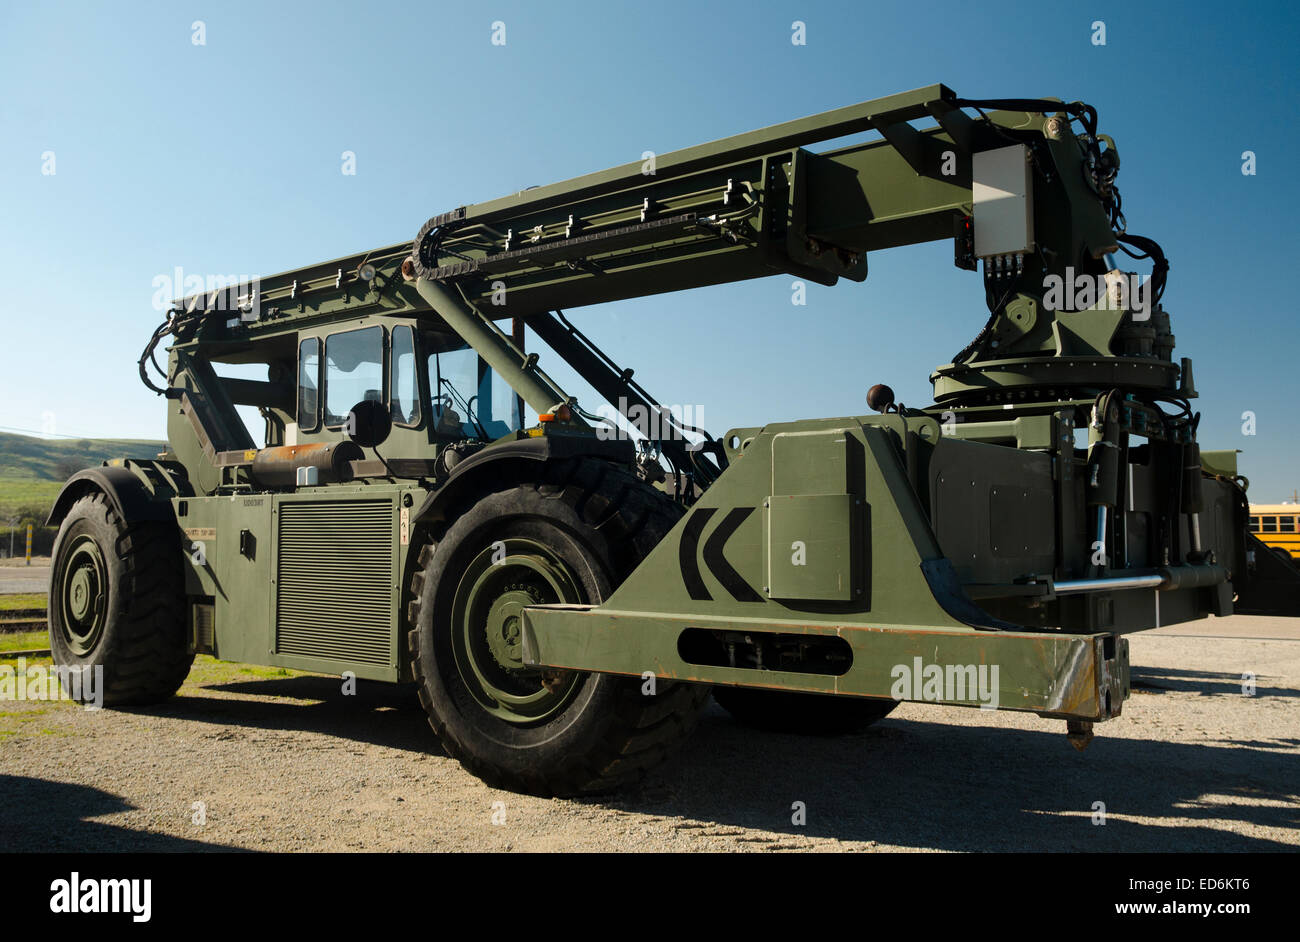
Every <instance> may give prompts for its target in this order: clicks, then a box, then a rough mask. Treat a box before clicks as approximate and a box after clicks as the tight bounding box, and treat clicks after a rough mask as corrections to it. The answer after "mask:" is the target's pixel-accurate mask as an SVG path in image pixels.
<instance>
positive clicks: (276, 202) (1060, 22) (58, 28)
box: [0, 0, 1300, 501]
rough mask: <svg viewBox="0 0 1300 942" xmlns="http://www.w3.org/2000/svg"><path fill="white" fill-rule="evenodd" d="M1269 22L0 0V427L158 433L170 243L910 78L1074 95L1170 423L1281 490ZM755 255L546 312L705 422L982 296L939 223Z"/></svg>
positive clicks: (361, 236)
mask: <svg viewBox="0 0 1300 942" xmlns="http://www.w3.org/2000/svg"><path fill="white" fill-rule="evenodd" d="M196 20H201V21H203V24H204V27H205V32H206V36H205V38H206V45H203V46H196V45H194V44H193V43H192V42H191V37H192V24H193V23H194V22H195V21H196ZM498 20H499V21H502V22H504V23H505V24H506V44H505V45H504V46H495V45H493V44H492V43H491V30H492V23H493V22H494V21H498ZM795 20H800V21H803V22H804V23H806V30H807V45H805V46H795V45H793V44H792V43H791V41H790V37H791V24H792V23H793V22H794V21H795ZM1098 20H1100V21H1103V22H1104V23H1105V25H1106V45H1105V46H1096V45H1093V43H1092V41H1091V40H1092V35H1093V29H1092V24H1093V23H1094V21H1098ZM1297 38H1298V37H1297V14H1296V13H1295V12H1294V9H1293V8H1292V7H1291V6H1289V5H1286V4H1281V3H1277V4H1242V5H1237V6H1232V7H1227V6H1225V5H1222V4H1209V3H1182V4H1142V3H1091V2H1089V3H1072V4H1068V5H1067V4H1059V5H1056V4H1053V5H1049V4H1041V3H1033V4H1030V3H1026V4H1006V5H1001V6H999V5H996V4H970V3H937V2H932V3H926V4H916V3H898V4H884V3H872V4H867V3H860V2H859V3H817V2H810V0H798V2H788V3H717V4H714V3H704V2H693V3H672V2H668V3H659V2H656V3H653V4H641V3H549V4H537V3H528V4H523V3H521V4H512V3H490V4H483V5H478V4H455V5H447V6H445V7H444V6H443V5H441V4H437V3H379V2H376V3H368V4H356V3H348V4H343V3H321V4H306V3H219V2H216V0H200V2H187V3H158V4H146V3H132V2H124V3H117V4H88V3H67V4H60V3H43V4H40V5H36V4H24V3H14V2H5V3H3V4H0V89H3V94H0V274H2V275H3V276H4V283H3V290H0V323H3V327H4V332H3V335H0V336H2V337H3V342H4V354H5V357H4V361H3V363H4V367H3V369H0V427H4V428H9V429H31V430H38V431H39V430H41V429H43V428H44V429H52V430H53V431H55V432H57V433H59V434H68V435H97V436H119V437H125V436H131V437H162V436H163V434H164V427H163V406H162V404H161V402H160V400H158V399H156V398H155V397H154V396H153V395H152V394H151V393H149V392H147V391H146V390H145V389H144V387H143V386H141V385H140V383H139V381H138V379H137V378H136V376H135V360H136V358H137V357H138V356H139V351H140V348H141V347H142V346H143V344H144V341H145V340H146V339H147V338H148V334H149V332H150V331H151V330H152V328H153V326H154V324H155V322H156V321H157V320H158V316H157V313H156V312H155V311H154V310H153V308H152V306H151V300H152V295H153V291H154V289H153V287H152V281H153V278H154V277H155V276H156V275H159V274H162V273H169V272H171V271H172V269H173V268H174V267H175V266H178V265H179V266H181V267H182V268H184V269H185V270H186V271H190V272H216V273H235V274H250V275H256V274H265V273H271V272H277V271H282V270H285V269H288V268H293V267H296V266H299V265H303V264H308V263H311V262H316V261H321V260H325V259H328V258H334V257H337V256H340V255H344V254H348V253H351V252H355V251H361V250H364V249H367V248H371V247H374V246H378V245H383V244H388V243H391V242H397V241H402V240H406V239H409V238H411V237H413V236H414V234H415V232H416V230H417V229H418V228H419V226H420V224H421V223H422V222H423V221H424V220H425V219H426V218H428V217H429V216H431V215H433V214H434V213H437V212H442V211H444V210H447V209H450V208H453V207H456V206H459V205H462V204H465V203H473V202H480V201H484V200H488V199H492V198H494V197H497V196H500V195H504V194H507V193H511V192H514V191H516V190H519V189H522V188H523V187H525V186H529V185H532V184H542V183H548V182H552V181H555V180H561V179H565V178H568V177H572V176H576V175H578V174H580V173H584V172H587V171H592V170H599V169H603V168H604V167H607V166H612V165H614V164H618V163H624V162H627V161H629V160H635V159H639V158H640V155H641V153H642V152H643V151H645V150H653V151H656V152H658V153H663V152H666V151H669V150H673V149H676V148H679V147H685V146H689V145H691V144H696V143H700V142H703V141H707V140H712V139H715V138H718V137H722V136H726V135H729V134H733V133H739V132H742V131H747V130H751V129H753V128H758V127H762V126H765V125H769V124H773V123H776V122H779V121H783V120H787V119H790V118H795V117H801V116H803V115H806V114H812V113H815V112H818V111H823V110H826V109H829V108H834V107H838V106H841V105H845V104H850V103H852V102H856V101H862V100H866V99H869V98H875V97H879V96H882V95H886V94H890V93H893V92H897V91H903V90H906V89H911V88H915V87H918V86H922V85H928V84H932V83H935V82H943V83H945V84H947V85H949V86H950V87H952V88H954V89H955V90H956V91H957V92H958V94H960V95H963V96H965V97H999V96H1001V97H1007V96H1017V97H1020V96H1035V97H1036V96H1049V95H1052V96H1059V97H1062V98H1067V99H1074V98H1082V99H1083V100H1085V101H1088V102H1090V103H1092V104H1093V105H1095V106H1096V107H1097V109H1098V111H1099V113H1100V116H1101V130H1102V131H1103V132H1105V133H1109V134H1111V135H1112V136H1114V137H1115V139H1116V141H1117V143H1118V145H1119V150H1120V154H1121V156H1122V160H1123V166H1122V169H1121V172H1120V177H1119V184H1120V188H1121V190H1122V192H1123V195H1124V209H1125V211H1126V214H1127V217H1128V220H1129V228H1130V230H1131V231H1133V232H1136V233H1139V234H1143V235H1148V236H1151V237H1154V238H1156V239H1157V240H1159V241H1160V242H1161V244H1162V245H1163V246H1164V248H1165V251H1166V253H1167V254H1168V255H1169V257H1170V260H1171V262H1172V270H1171V273H1170V279H1169V287H1168V290H1167V291H1166V293H1165V299H1164V300H1165V305H1166V307H1167V308H1168V309H1169V310H1170V311H1171V313H1172V316H1173V326H1174V331H1175V334H1176V335H1177V341H1178V346H1177V349H1176V351H1175V356H1190V357H1192V358H1193V359H1194V360H1195V364H1196V378H1197V385H1198V387H1199V389H1200V390H1201V393H1202V398H1201V400H1200V401H1199V403H1198V408H1199V409H1201V410H1202V412H1203V413H1204V418H1203V420H1202V423H1201V441H1202V447H1204V448H1240V449H1243V451H1244V454H1243V455H1242V456H1241V462H1242V465H1241V467H1242V471H1243V472H1244V473H1245V474H1247V475H1248V476H1249V477H1250V478H1251V480H1252V482H1253V483H1252V488H1251V497H1252V498H1253V499H1254V500H1256V501H1264V500H1279V499H1281V498H1283V497H1284V496H1288V495H1290V493H1291V492H1292V489H1293V488H1300V443H1298V441H1297V440H1298V438H1300V435H1298V434H1297V433H1300V419H1297V412H1296V409H1297V406H1296V404H1295V402H1294V397H1293V392H1292V391H1293V389H1294V386H1295V383H1294V376H1295V373H1296V371H1297V366H1296V360H1297V354H1296V350H1297V345H1296V343H1295V337H1296V334H1297V328H1296V315H1297V304H1296V295H1295V289H1294V286H1293V279H1294V278H1295V273H1296V271H1297V267H1298V266H1297V241H1298V239H1297V234H1296V233H1297V224H1296V221H1295V213H1294V211H1293V207H1295V206H1296V205H1298V204H1300V199H1297V197H1300V182H1298V181H1297V175H1296V173H1295V171H1294V169H1293V167H1294V160H1295V156H1296V154H1297V153H1298V149H1297V147H1298V145H1300V134H1298V132H1297V121H1296V112H1295V102H1296V100H1297V92H1300V88H1298V87H1297V86H1298V85H1300V83H1298V82H1297V76H1296V71H1297V70H1296V66H1295V65H1294V56H1295V50H1296V49H1297V48H1298V47H1300V44H1298V43H1297ZM347 150H350V151H353V152H354V153H355V154H356V165H357V172H356V175H355V176H345V175H343V174H342V173H341V172H340V166H341V154H342V152H343V151H347ZM1246 150H1251V151H1254V152H1255V154H1256V161H1257V173H1256V175H1254V176H1244V175H1243V174H1242V172H1241V166H1242V156H1241V155H1242V152H1243V151H1246ZM47 151H53V152H54V155H55V170H56V172H55V173H54V174H53V175H46V174H43V173H42V172H41V171H42V167H43V165H44V164H45V158H44V157H43V156H42V155H43V154H45V153H46V152H47ZM789 282H790V279H789V278H771V279H764V280H762V281H757V282H750V283H745V284H739V285H730V286H720V287H716V288H710V289H703V290H698V291H694V292H684V293H678V294H669V295H660V296H657V297H654V298H646V299H640V300H635V301H628V302H623V303H619V304H613V305H605V306H601V307H593V308H588V309H581V310H576V311H574V312H572V313H571V317H572V318H573V319H574V320H575V322H576V323H577V324H578V325H579V326H580V327H581V328H583V329H584V330H585V331H586V332H587V333H588V334H589V335H591V336H592V337H593V338H594V339H595V340H596V341H597V342H598V343H600V344H601V345H602V346H604V347H605V349H606V350H607V351H608V352H609V353H610V354H611V355H612V356H613V357H614V358H615V359H616V360H618V361H620V362H621V363H623V364H625V365H632V366H634V367H636V369H637V377H638V379H640V380H642V381H643V383H644V384H645V385H646V386H647V387H648V388H649V389H650V390H651V391H652V392H654V393H655V394H656V395H657V396H658V397H659V398H661V399H662V400H663V401H665V402H669V403H680V404H689V405H698V406H699V407H700V408H701V409H702V411H703V418H704V424H706V425H707V426H709V427H710V428H711V429H712V430H713V431H714V433H715V434H721V432H722V431H724V430H725V429H726V428H728V427H731V426H742V425H760V424H762V423H764V422H767V421H777V420H786V419H795V418H804V417H810V416H825V415H848V414H854V413H860V412H863V411H866V407H865V403H864V400H863V396H864V394H865V391H866V389H867V388H868V387H869V386H871V385H872V384H873V383H876V382H887V383H889V384H890V385H892V386H893V387H894V389H895V390H896V391H897V392H898V394H899V397H900V398H901V399H902V400H903V401H904V402H906V403H908V404H910V405H924V404H926V403H928V402H929V401H930V387H929V381H928V376H929V373H930V370H931V369H932V368H933V367H934V366H936V365H937V364H940V363H943V362H946V361H947V360H948V359H949V358H950V357H951V356H952V354H953V353H954V352H955V351H957V350H958V349H960V348H961V347H962V346H963V345H964V344H965V343H966V342H967V341H968V340H969V339H970V338H971V337H972V336H973V335H974V333H975V332H976V331H977V330H978V329H979V327H980V326H981V324H982V323H983V321H984V318H985V316H986V310H985V308H984V304H983V292H982V290H981V287H980V283H979V279H978V276H977V275H974V274H971V273H967V272H962V271H959V270H957V269H955V268H954V267H953V266H952V248H951V245H950V244H949V243H946V242H944V243H936V244H931V245H925V246H914V247H910V248H905V249H896V250H892V251H888V252H882V253H878V254H876V255H873V256H872V258H871V275H870V277H869V278H868V280H867V282H866V283H865V284H862V285H856V284H849V283H844V284H841V285H840V286H838V287H836V288H822V287H819V286H816V285H810V286H809V288H808V303H807V305H806V306H805V307H801V308H797V307H793V306H792V305H791V303H790V294H791V293H790V285H789ZM550 365H551V366H555V365H554V364H550ZM553 373H554V374H555V375H556V376H557V378H560V379H565V378H566V377H567V376H568V374H567V373H566V372H565V371H564V370H562V369H560V368H559V367H555V368H554V369H553ZM571 391H574V392H576V393H578V394H579V395H580V396H581V395H582V393H583V390H582V389H581V387H580V386H578V384H573V389H572V390H571ZM1247 411H1249V412H1253V413H1254V414H1255V420H1256V432H1257V434H1255V435H1254V436H1247V435H1243V434H1242V425H1243V419H1242V415H1243V413H1245V412H1247Z"/></svg>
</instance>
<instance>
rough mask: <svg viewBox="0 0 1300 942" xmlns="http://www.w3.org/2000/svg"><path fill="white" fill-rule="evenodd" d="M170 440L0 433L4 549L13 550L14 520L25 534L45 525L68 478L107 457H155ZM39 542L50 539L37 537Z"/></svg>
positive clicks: (0, 512) (1, 538)
mask: <svg viewBox="0 0 1300 942" xmlns="http://www.w3.org/2000/svg"><path fill="white" fill-rule="evenodd" d="M166 447H167V444H166V442H142V441H138V440H130V439H113V438H82V439H71V438H60V439H54V438H32V437H31V436H28V435H12V434H10V433H7V432H0V543H3V545H2V546H0V554H7V553H8V549H9V524H10V523H17V524H18V525H19V526H18V529H17V532H18V534H19V537H20V538H22V535H23V533H24V532H25V527H26V525H27V524H28V523H32V524H34V525H36V526H38V527H39V526H40V524H41V523H42V522H44V520H45V515H46V514H47V513H48V512H49V509H50V507H51V506H52V505H53V504H54V498H55V497H56V496H57V495H58V493H59V488H60V487H61V486H62V485H63V482H64V481H66V480H67V479H68V478H70V477H72V475H74V474H76V473H77V472H78V471H81V470H82V469H84V468H94V467H97V466H99V465H100V464H102V463H103V462H104V460H105V459H107V458H155V457H157V456H158V453H159V452H160V451H162V450H163V449H165V448H166ZM37 542H38V543H42V542H48V541H47V540H44V538H43V537H38V541H37Z"/></svg>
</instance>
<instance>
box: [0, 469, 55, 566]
mask: <svg viewBox="0 0 1300 942" xmlns="http://www.w3.org/2000/svg"><path fill="white" fill-rule="evenodd" d="M61 487H63V482H62V481H35V480H31V479H29V478H10V477H0V518H3V519H4V520H6V521H7V520H8V519H9V518H10V517H11V516H16V515H18V514H20V513H22V512H24V511H30V510H32V509H41V510H48V509H49V508H50V507H53V506H54V498H56V497H58V496H59V489H60V488H61ZM40 522H41V523H44V522H45V521H44V520H42V521H40ZM14 539H15V542H14V551H15V552H17V553H19V554H20V555H21V554H22V551H23V547H22V546H19V545H18V543H19V542H21V541H22V539H23V535H22V534H21V533H20V534H18V536H16V537H15V538H14ZM8 549H9V547H8V546H7V545H6V546H5V550H6V551H8Z"/></svg>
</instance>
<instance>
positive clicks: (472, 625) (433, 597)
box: [409, 460, 708, 795]
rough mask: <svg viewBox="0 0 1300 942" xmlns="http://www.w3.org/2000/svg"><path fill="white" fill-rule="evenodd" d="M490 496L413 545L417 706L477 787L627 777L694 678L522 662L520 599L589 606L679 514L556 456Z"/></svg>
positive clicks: (694, 712) (582, 788) (674, 722)
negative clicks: (646, 688)
mask: <svg viewBox="0 0 1300 942" xmlns="http://www.w3.org/2000/svg"><path fill="white" fill-rule="evenodd" d="M546 474H547V477H546V479H545V480H544V481H541V482H537V483H527V484H521V485H518V486H515V487H512V488H510V489H508V490H503V491H499V492H497V493H494V494H490V495H488V496H486V497H484V498H482V499H481V500H479V501H478V502H476V503H475V504H473V505H472V506H471V507H469V508H468V509H467V510H466V511H465V512H464V513H463V514H462V515H461V516H460V518H459V519H458V520H457V521H456V523H455V524H453V525H452V527H451V528H450V529H449V530H448V531H447V533H446V535H445V536H444V537H443V539H442V540H441V541H440V542H439V543H438V544H437V546H436V548H435V547H433V546H426V547H425V548H424V550H423V551H422V553H421V557H420V562H419V569H418V571H417V573H416V575H415V577H414V580H413V583H412V586H411V592H412V595H413V596H414V600H413V601H412V603H411V609H410V613H409V614H410V620H411V624H412V626H413V627H412V630H411V632H410V636H409V643H410V651H411V656H412V662H413V668H414V673H415V678H416V681H417V684H418V689H419V694H420V701H421V703H422V704H423V705H424V708H425V710H426V712H427V713H428V715H429V722H430V725H432V726H433V729H434V732H436V733H437V734H438V737H439V739H440V740H441V741H442V743H443V746H444V747H445V748H446V750H447V751H448V753H450V754H451V755H452V756H453V757H455V758H456V759H458V760H459V761H460V763H461V764H462V765H464V766H465V768H466V769H468V770H469V771H470V772H472V773H473V774H475V775H477V776H478V777H479V778H481V779H483V780H484V781H485V782H487V783H488V784H490V785H493V786H497V787H502V788H509V789H512V790H515V791H524V792H529V793H533V794H540V795H573V794H584V793H595V792H601V791H607V790H609V789H612V788H617V787H620V786H623V785H627V784H629V783H631V782H634V781H636V780H637V779H639V778H640V777H641V776H642V775H644V774H645V772H646V771H647V770H648V769H650V768H651V767H652V766H654V765H656V764H658V763H659V762H661V761H662V760H663V759H664V758H666V757H667V755H668V754H669V753H670V752H671V751H672V750H673V749H674V748H675V747H676V746H677V745H679V744H680V743H681V742H682V741H683V740H684V739H685V738H686V736H687V735H688V734H689V733H690V731H691V730H692V729H693V728H694V726H695V723H696V720H697V718H698V715H699V712H700V710H701V709H702V707H703V706H704V704H705V702H706V701H707V699H708V687H702V686H697V685H690V684H672V683H669V682H663V681H660V682H658V683H657V685H656V686H657V692H656V693H655V694H653V695H645V694H643V693H642V681H641V679H640V678H627V677H617V676H613V675H608V674H590V673H583V672H578V671H547V670H541V669H536V668H530V667H527V666H526V665H525V664H524V663H523V659H522V641H523V639H522V611H523V609H524V607H525V606H528V605H545V604H554V603H570V604H584V603H593V604H594V603H598V602H600V601H601V600H603V599H605V598H606V597H608V595H609V594H610V593H611V592H612V591H613V589H614V587H616V586H617V585H618V584H619V583H620V582H621V581H622V580H623V578H624V577H625V576H626V575H627V574H628V573H629V572H631V570H632V569H633V568H635V566H636V565H637V563H639V562H640V561H641V559H643V558H644V557H645V555H646V554H647V553H649V551H650V550H651V549H652V548H653V547H654V545H655V544H656V543H658V542H659V540H661V539H662V538H663V536H664V535H665V534H666V533H667V532H668V530H669V529H671V528H672V525H673V524H674V523H675V522H676V520H677V518H678V517H679V516H680V511H679V510H678V508H677V507H676V505H675V504H673V503H672V502H671V501H669V500H668V499H667V498H665V497H664V496H663V495H661V494H659V493H658V492H657V491H655V490H654V489H652V488H649V487H647V486H646V485H644V484H642V483H641V482H639V481H637V480H636V479H635V478H633V477H631V476H630V475H628V474H625V473H624V472H622V471H620V470H619V469H617V468H614V467H612V466H609V465H607V464H605V463H604V462H599V461H594V460H570V461H564V462H556V463H554V464H552V465H550V466H548V468H547V472H546Z"/></svg>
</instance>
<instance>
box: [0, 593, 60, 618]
mask: <svg viewBox="0 0 1300 942" xmlns="http://www.w3.org/2000/svg"><path fill="white" fill-rule="evenodd" d="M48 602H49V596H47V595H46V594H45V593H44V592H17V593H15V594H13V595H0V614H2V613H4V612H26V611H31V610H32V609H40V610H41V611H44V610H45V607H46V605H47V603H48Z"/></svg>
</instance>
